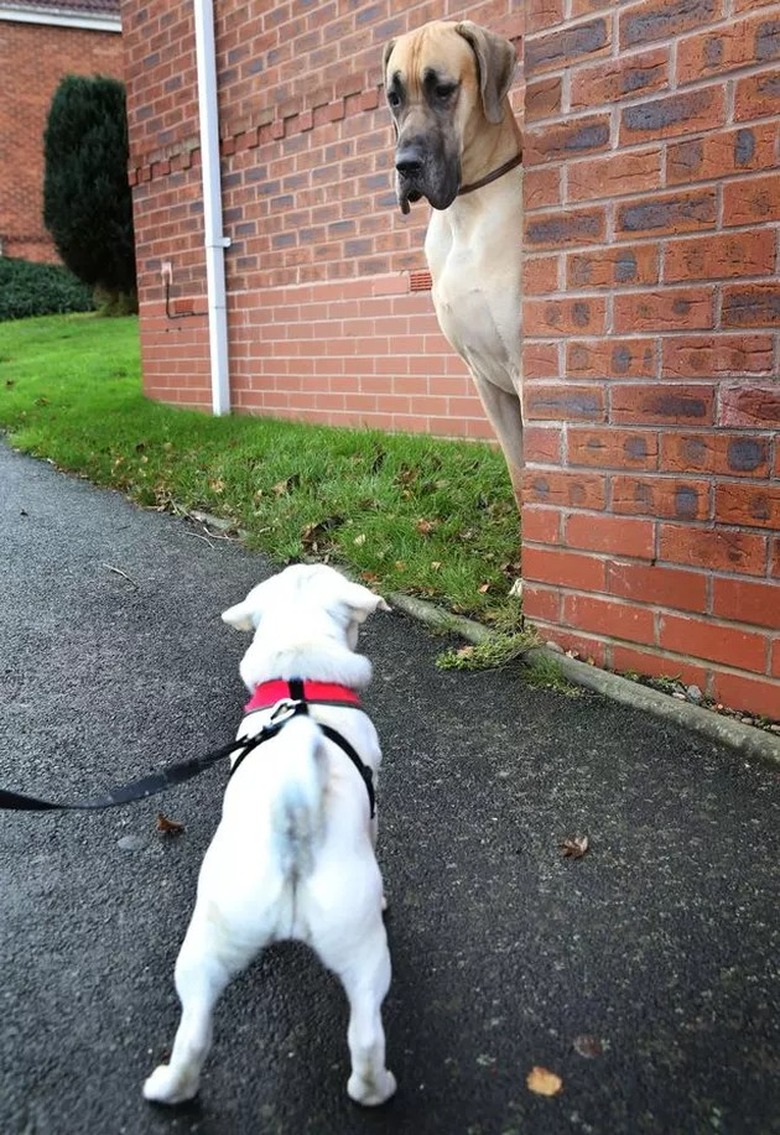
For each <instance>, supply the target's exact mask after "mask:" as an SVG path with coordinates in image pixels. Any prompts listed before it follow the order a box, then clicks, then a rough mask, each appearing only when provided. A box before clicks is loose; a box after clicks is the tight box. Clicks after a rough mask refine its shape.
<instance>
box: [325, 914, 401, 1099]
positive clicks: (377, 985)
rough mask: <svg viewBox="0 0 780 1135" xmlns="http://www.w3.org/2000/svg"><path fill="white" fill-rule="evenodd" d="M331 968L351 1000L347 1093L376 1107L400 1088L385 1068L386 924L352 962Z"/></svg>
mask: <svg viewBox="0 0 780 1135" xmlns="http://www.w3.org/2000/svg"><path fill="white" fill-rule="evenodd" d="M345 963H346V964H345ZM326 964H328V963H327V962H326ZM331 968H332V969H335V971H336V973H337V974H338V975H339V977H340V978H341V981H342V983H343V985H344V989H345V991H346V994H347V998H348V999H349V1028H348V1030H347V1042H348V1044H349V1054H350V1058H351V1061H352V1075H351V1076H350V1077H349V1081H348V1082H347V1092H348V1093H349V1096H350V1098H351V1099H353V1100H355V1102H356V1103H359V1104H363V1106H364V1107H376V1106H377V1105H378V1104H381V1103H384V1102H385V1100H387V1099H389V1098H390V1096H392V1094H393V1093H394V1092H395V1088H396V1083H395V1077H394V1076H393V1073H392V1072H389V1071H388V1070H387V1068H386V1067H385V1032H384V1029H383V1027H382V1011H381V1010H382V1002H383V1001H384V999H385V995H386V994H387V991H388V989H389V988H390V951H389V950H388V948H387V935H386V934H385V928H384V926H383V925H382V923H381V922H380V923H379V926H378V927H377V930H376V932H375V933H374V934H373V935H372V937H371V940H370V941H365V940H364V941H363V942H361V943H360V944H359V945H358V946H357V947H356V949H355V951H354V952H353V953H352V954H351V955H350V956H349V957H348V958H346V959H344V958H342V959H341V964H339V965H336V966H333V965H332V966H331Z"/></svg>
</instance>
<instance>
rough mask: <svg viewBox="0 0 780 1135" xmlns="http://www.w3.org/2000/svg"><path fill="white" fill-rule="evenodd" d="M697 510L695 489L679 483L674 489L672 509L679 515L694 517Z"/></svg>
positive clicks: (697, 496)
mask: <svg viewBox="0 0 780 1135" xmlns="http://www.w3.org/2000/svg"><path fill="white" fill-rule="evenodd" d="M698 510H699V494H698V493H697V491H696V489H692V488H690V487H688V486H684V485H680V486H678V488H676V489H675V491H674V511H675V513H676V515H677V516H680V517H689V518H690V517H694V516H696V514H697V513H698Z"/></svg>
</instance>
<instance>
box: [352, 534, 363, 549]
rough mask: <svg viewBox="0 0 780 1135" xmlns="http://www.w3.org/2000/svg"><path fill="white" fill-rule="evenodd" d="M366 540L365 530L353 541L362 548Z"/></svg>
mask: <svg viewBox="0 0 780 1135" xmlns="http://www.w3.org/2000/svg"><path fill="white" fill-rule="evenodd" d="M365 542H366V534H365V532H361V533H360V535H359V536H356V537H355V539H354V540H353V541H352V543H353V544H357V546H358V548H362V547H363V545H364V544H365Z"/></svg>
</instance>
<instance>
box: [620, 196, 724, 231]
mask: <svg viewBox="0 0 780 1135" xmlns="http://www.w3.org/2000/svg"><path fill="white" fill-rule="evenodd" d="M715 209H716V206H715V197H714V195H713V194H711V193H706V194H702V195H700V196H698V197H674V198H672V199H671V200H669V201H648V202H646V203H643V204H641V205H624V206H623V208H621V209H619V210H618V228H619V229H622V230H623V231H625V232H647V231H652V230H653V229H670V230H674V227H675V224H676V223H677V222H680V221H682V222H685V223H688V222H690V221H701V222H703V223H706V222H714V220H715Z"/></svg>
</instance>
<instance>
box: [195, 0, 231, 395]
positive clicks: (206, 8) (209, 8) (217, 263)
mask: <svg viewBox="0 0 780 1135" xmlns="http://www.w3.org/2000/svg"><path fill="white" fill-rule="evenodd" d="M194 6H195V54H196V57H197V63H198V109H199V115H200V155H201V163H202V167H203V224H204V229H205V244H206V288H207V291H208V313H209V354H210V358H211V406H212V410H213V412H214V414H216V415H220V414H229V413H230V368H229V363H228V329H227V297H226V295H225V249H226V248H229V247H230V237H226V236H225V235H224V234H223V231H222V185H221V182H220V171H219V111H218V108H217V55H216V49H215V46H214V5H213V4H212V3H211V0H195V5H194Z"/></svg>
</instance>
